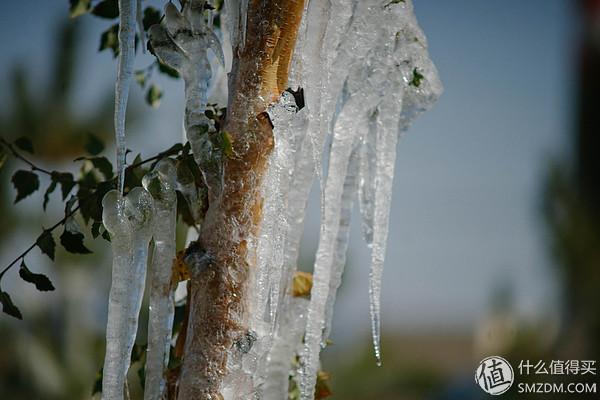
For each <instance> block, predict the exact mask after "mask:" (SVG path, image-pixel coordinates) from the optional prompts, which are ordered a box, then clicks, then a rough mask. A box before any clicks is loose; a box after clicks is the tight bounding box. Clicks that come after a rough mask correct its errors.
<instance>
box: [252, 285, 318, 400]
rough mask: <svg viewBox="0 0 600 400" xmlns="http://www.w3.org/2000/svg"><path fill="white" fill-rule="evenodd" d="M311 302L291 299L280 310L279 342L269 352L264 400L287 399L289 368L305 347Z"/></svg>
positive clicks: (263, 393)
mask: <svg viewBox="0 0 600 400" xmlns="http://www.w3.org/2000/svg"><path fill="white" fill-rule="evenodd" d="M307 308H308V300H307V299H304V298H301V297H291V296H290V297H289V307H287V308H286V309H284V310H283V311H281V312H282V313H283V315H281V317H280V321H281V323H280V325H279V329H278V339H279V340H276V341H275V343H274V344H273V346H272V347H271V348H270V349H269V364H268V366H267V371H266V374H267V377H266V379H265V383H264V387H263V390H262V399H264V400H281V399H287V398H288V387H289V379H290V368H291V366H292V363H293V361H294V356H295V354H297V353H298V352H299V350H300V347H301V345H302V335H303V334H304V326H305V325H306V310H307Z"/></svg>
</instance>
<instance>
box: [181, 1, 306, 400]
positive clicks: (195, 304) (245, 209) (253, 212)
mask: <svg viewBox="0 0 600 400" xmlns="http://www.w3.org/2000/svg"><path fill="white" fill-rule="evenodd" d="M303 3H304V2H303V0H279V1H277V0H250V2H249V6H248V13H247V31H246V43H245V45H244V46H243V48H236V49H233V52H234V60H233V65H232V71H231V73H230V75H229V104H228V110H227V117H226V120H225V123H224V128H223V131H224V132H226V135H227V136H228V138H229V140H230V141H231V143H232V149H233V152H232V154H230V155H229V156H228V157H226V158H224V160H223V165H222V173H223V179H222V182H223V184H222V185H214V187H211V188H210V189H209V209H208V212H207V215H206V217H205V220H204V223H203V225H202V227H201V231H200V237H199V239H198V241H197V242H195V243H193V244H192V245H191V246H190V248H189V249H188V251H187V257H186V262H187V263H188V264H189V266H190V269H191V271H192V278H191V304H190V315H189V321H188V333H187V340H186V346H185V354H184V364H183V371H182V375H181V378H180V389H179V399H186V400H188V399H194V400H196V399H198V400H203V399H220V398H222V395H221V394H220V386H221V382H222V380H223V377H224V376H225V375H226V374H227V372H228V371H227V370H226V365H227V357H228V353H229V352H230V351H235V346H234V344H235V342H236V341H237V340H238V339H240V338H241V337H243V335H245V334H246V332H247V328H246V323H247V320H248V315H247V312H246V295H247V286H248V280H249V277H250V276H251V274H253V273H254V271H253V268H255V265H254V260H253V259H252V255H251V252H250V251H249V248H248V247H249V241H250V239H251V238H252V236H253V235H255V234H256V233H257V230H258V229H259V222H260V220H261V209H262V199H261V197H260V191H259V189H260V185H261V182H262V178H263V175H264V172H265V166H266V161H267V157H268V155H269V154H270V152H271V150H272V148H273V133H272V126H271V122H270V121H269V117H268V116H267V114H266V109H267V106H268V105H269V104H270V103H272V102H274V101H275V100H276V99H277V98H278V97H279V96H280V94H281V92H282V91H283V90H285V89H286V85H287V76H288V71H289V65H290V61H291V56H292V53H293V49H294V45H295V42H296V36H297V32H298V27H299V25H300V19H301V16H302V11H303V5H304V4H303ZM212 178H214V177H212ZM212 178H211V179H207V180H209V181H221V180H220V179H212Z"/></svg>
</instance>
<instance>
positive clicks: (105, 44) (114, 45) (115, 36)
mask: <svg viewBox="0 0 600 400" xmlns="http://www.w3.org/2000/svg"><path fill="white" fill-rule="evenodd" d="M106 49H110V50H112V52H113V57H116V56H117V55H118V54H119V24H114V25H113V26H111V27H110V28H108V29H107V30H105V31H104V32H102V35H100V47H99V48H98V51H103V50H106Z"/></svg>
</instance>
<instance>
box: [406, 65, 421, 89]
mask: <svg viewBox="0 0 600 400" xmlns="http://www.w3.org/2000/svg"><path fill="white" fill-rule="evenodd" d="M423 79H425V77H424V76H423V74H421V73H420V72H419V71H418V70H417V68H414V69H413V72H412V79H411V80H410V82H409V85H411V86H414V87H419V86H421V81H422V80H423Z"/></svg>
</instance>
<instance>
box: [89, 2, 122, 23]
mask: <svg viewBox="0 0 600 400" xmlns="http://www.w3.org/2000/svg"><path fill="white" fill-rule="evenodd" d="M92 14H94V15H95V16H97V17H100V18H108V19H114V18H117V17H118V16H119V1H118V0H102V1H101V2H100V3H98V4H96V6H95V7H94V9H93V10H92Z"/></svg>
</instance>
